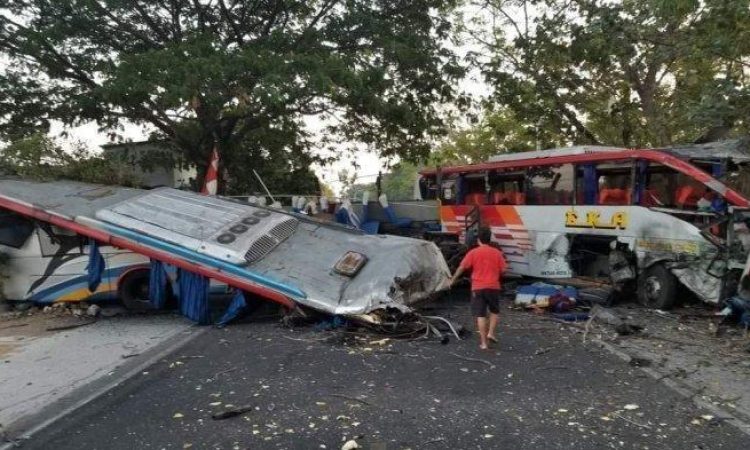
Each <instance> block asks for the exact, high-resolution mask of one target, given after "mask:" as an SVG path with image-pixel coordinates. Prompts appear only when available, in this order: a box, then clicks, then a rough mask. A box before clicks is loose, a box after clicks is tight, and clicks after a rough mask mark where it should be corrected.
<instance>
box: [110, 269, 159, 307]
mask: <svg viewBox="0 0 750 450" xmlns="http://www.w3.org/2000/svg"><path fill="white" fill-rule="evenodd" d="M148 279H149V271H148V270H135V271H133V272H130V273H129V274H127V275H125V277H124V278H123V279H122V280H121V281H120V286H119V287H118V288H117V295H118V296H119V297H120V301H121V302H122V304H123V306H125V307H126V308H127V309H132V310H144V309H151V302H150V301H149V298H148Z"/></svg>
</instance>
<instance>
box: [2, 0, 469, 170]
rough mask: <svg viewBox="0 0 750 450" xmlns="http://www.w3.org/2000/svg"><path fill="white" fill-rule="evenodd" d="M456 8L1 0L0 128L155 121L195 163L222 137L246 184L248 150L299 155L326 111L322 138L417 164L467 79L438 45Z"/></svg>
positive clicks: (283, 1) (318, 2)
mask: <svg viewBox="0 0 750 450" xmlns="http://www.w3.org/2000/svg"><path fill="white" fill-rule="evenodd" d="M456 3H457V0H395V1H394V0H345V1H344V0H269V1H253V2H250V1H238V0H192V1H189V0H148V1H146V0H0V52H2V54H3V56H4V57H5V58H7V59H8V60H9V61H10V64H8V65H7V66H6V67H5V68H4V69H3V70H2V73H0V117H2V118H3V120H2V124H1V125H2V126H0V133H2V135H3V136H6V137H8V136H11V137H14V138H17V137H19V136H24V135H28V134H29V133H33V132H36V131H38V130H39V129H45V128H46V127H48V126H49V122H50V121H51V120H61V121H63V122H64V123H67V124H75V123H79V122H83V121H92V120H93V121H96V122H97V123H98V124H99V125H100V126H102V127H103V128H107V129H116V128H117V127H118V126H120V125H121V124H122V123H123V121H130V122H135V123H137V124H147V125H150V126H152V127H153V128H155V129H156V130H158V133H159V134H161V135H162V136H164V137H166V138H168V139H170V140H172V141H173V142H174V143H175V144H176V145H177V146H178V147H179V148H180V149H182V150H183V151H184V152H185V155H186V156H187V158H188V160H190V161H192V162H194V163H195V164H196V165H197V166H198V167H199V169H200V170H201V172H203V171H204V170H205V167H206V165H207V163H208V157H209V154H210V151H211V148H212V147H213V145H214V143H217V144H218V146H219V149H220V153H221V156H222V159H223V161H224V163H225V165H224V167H225V170H224V171H223V172H227V173H228V174H229V177H230V178H232V179H235V180H236V179H239V178H241V177H245V176H247V174H246V173H235V172H236V171H235V166H234V165H233V164H234V163H235V162H236V161H238V160H241V159H243V158H244V159H247V157H250V156H253V151H260V152H261V153H267V154H269V155H270V156H269V157H270V158H275V157H276V155H275V154H274V153H273V152H276V151H279V149H280V148H283V149H284V150H285V151H286V152H297V151H304V150H305V149H306V148H307V147H308V146H309V144H310V143H309V141H308V139H307V138H308V136H307V135H306V133H305V129H304V124H303V122H302V117H304V116H307V115H316V114H317V115H323V116H324V117H325V118H326V120H327V123H329V125H328V126H327V128H326V133H325V134H326V136H327V141H326V142H324V144H330V143H332V142H338V141H340V140H347V141H360V142H363V143H365V144H368V145H369V146H370V147H371V148H376V149H377V150H378V151H379V152H381V153H382V154H384V155H394V154H398V155H401V156H405V157H409V158H416V157H418V156H423V155H425V154H427V152H428V150H429V145H428V137H429V136H431V135H434V134H437V133H440V132H441V130H442V121H441V118H440V115H439V113H438V110H437V108H436V106H437V105H439V104H440V103H443V102H449V101H451V100H452V99H454V98H455V92H454V89H453V88H452V81H453V80H456V79H457V78H459V77H461V76H462V73H463V70H462V69H461V68H460V67H459V64H458V63H457V60H456V57H455V56H454V55H453V53H452V52H451V51H450V50H448V49H447V48H446V47H445V46H444V45H443V43H444V41H445V40H446V38H447V37H448V36H449V34H450V32H451V24H450V21H449V20H448V18H447V17H448V14H447V13H448V11H449V10H451V9H452V8H453V7H454V6H455V4H456ZM268 139H270V140H272V143H271V144H269V141H268ZM248 140H251V141H253V145H251V146H249V147H247V146H243V145H242V144H243V143H245V144H246V143H247V142H248ZM248 148H249V149H250V151H247V149H248ZM256 154H257V153H256ZM201 178H202V177H201Z"/></svg>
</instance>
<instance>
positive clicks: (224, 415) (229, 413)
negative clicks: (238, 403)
mask: <svg viewBox="0 0 750 450" xmlns="http://www.w3.org/2000/svg"><path fill="white" fill-rule="evenodd" d="M227 406H230V405H227ZM254 409H255V407H253V406H243V407H239V408H232V409H227V410H226V411H221V412H218V413H214V414H211V418H212V419H214V420H224V419H229V418H232V417H237V416H241V415H243V414H246V413H248V412H250V411H253V410H254Z"/></svg>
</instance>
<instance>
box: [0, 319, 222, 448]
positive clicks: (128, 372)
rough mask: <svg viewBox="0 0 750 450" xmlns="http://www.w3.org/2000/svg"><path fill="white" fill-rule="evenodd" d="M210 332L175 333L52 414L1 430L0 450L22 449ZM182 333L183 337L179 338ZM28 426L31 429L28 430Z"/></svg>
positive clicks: (77, 392) (42, 413)
mask: <svg viewBox="0 0 750 450" xmlns="http://www.w3.org/2000/svg"><path fill="white" fill-rule="evenodd" d="M210 328H211V327H200V328H198V327H197V326H193V327H191V328H188V329H186V330H184V331H181V332H178V333H177V334H176V335H175V337H174V339H173V340H168V341H165V342H162V343H159V344H157V345H155V346H154V347H153V348H150V349H148V350H147V351H146V352H145V353H144V354H143V356H142V357H141V358H138V359H136V360H133V361H128V362H126V363H124V364H123V365H122V366H120V367H118V368H116V369H115V373H116V374H115V375H114V376H102V377H100V378H98V379H96V380H92V381H91V382H90V383H88V384H86V385H84V386H81V387H80V388H78V389H76V390H75V391H73V392H72V393H70V394H69V395H67V396H65V397H63V398H60V399H58V400H56V401H55V402H53V403H52V404H50V405H49V406H47V410H48V411H52V412H51V413H50V412H45V411H40V412H38V413H36V414H32V415H29V416H27V417H24V418H22V419H19V420H18V421H16V422H13V423H11V424H10V425H9V426H8V427H7V429H5V430H3V432H4V433H3V435H0V438H5V439H6V441H5V442H0V450H9V449H13V448H16V447H18V446H19V445H22V444H23V441H26V440H28V439H31V438H32V437H33V436H34V435H35V434H37V433H39V432H40V431H42V430H43V429H45V428H47V427H48V426H50V425H52V424H53V423H55V422H56V421H58V420H60V419H61V418H63V417H65V416H66V415H68V414H70V413H72V412H74V411H76V410H78V409H79V408H81V407H83V406H85V405H86V404H88V403H91V402H92V401H94V400H96V399H97V398H99V397H101V396H102V395H104V394H106V393H107V392H109V391H111V390H112V389H114V388H115V387H117V386H119V385H120V384H122V383H124V382H125V381H127V380H129V379H131V378H133V377H134V376H135V375H138V374H139V373H141V372H142V371H143V370H144V369H146V368H147V367H150V366H152V365H153V364H154V363H156V362H157V361H159V360H161V359H163V358H164V357H166V356H167V355H169V354H171V353H173V352H175V351H177V350H178V349H179V348H181V347H182V346H184V345H185V344H187V343H189V342H190V341H192V340H193V339H196V338H198V337H199V336H202V335H203V334H205V333H206V332H208V330H209V329H210ZM183 333H184V334H185V335H184V336H181V334H183ZM32 424H34V425H33V426H31V425H32ZM16 433H18V434H16Z"/></svg>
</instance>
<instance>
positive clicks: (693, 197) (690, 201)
mask: <svg viewBox="0 0 750 450" xmlns="http://www.w3.org/2000/svg"><path fill="white" fill-rule="evenodd" d="M700 199H701V194H700V193H699V192H698V190H697V189H696V188H694V187H693V186H689V185H683V186H679V187H678V188H677V190H676V191H675V193H674V203H675V204H676V205H677V206H678V207H680V208H684V207H686V206H692V207H694V206H696V204H697V203H698V200H700Z"/></svg>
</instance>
